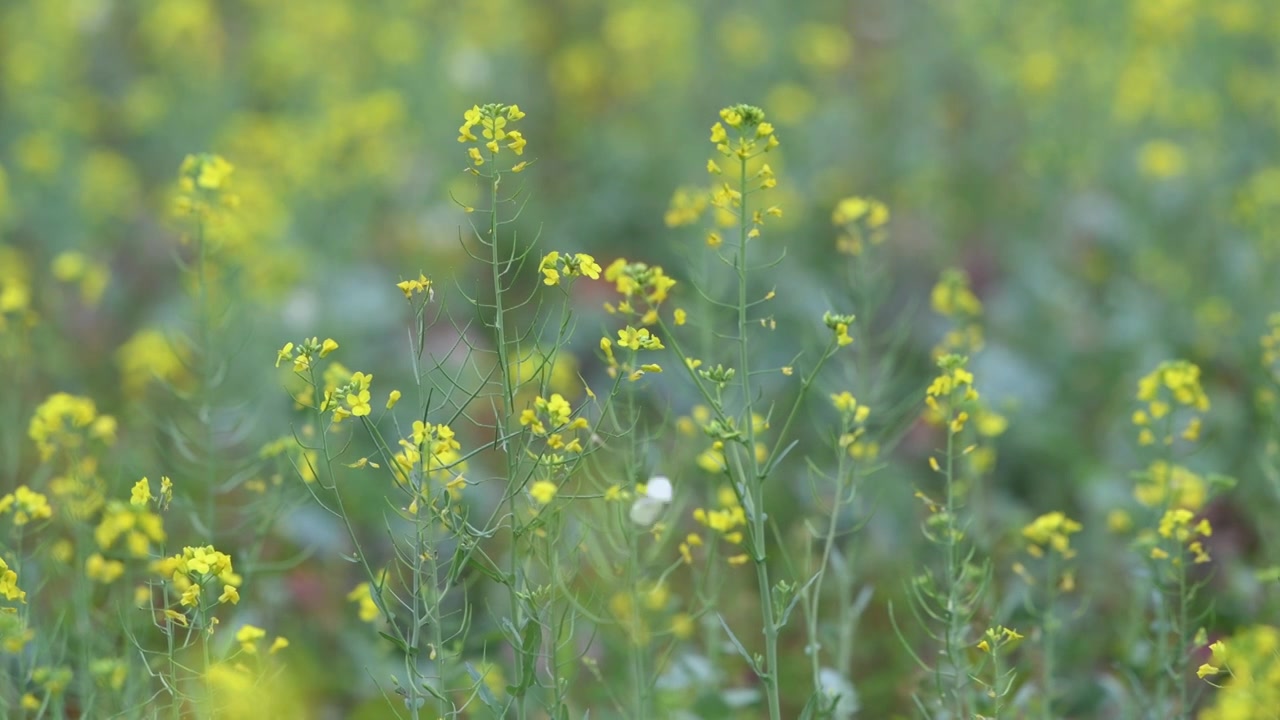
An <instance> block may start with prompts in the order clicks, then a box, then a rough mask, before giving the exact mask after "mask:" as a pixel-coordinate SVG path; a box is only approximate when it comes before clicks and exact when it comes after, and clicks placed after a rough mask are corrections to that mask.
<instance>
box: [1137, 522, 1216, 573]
mask: <svg viewBox="0 0 1280 720" xmlns="http://www.w3.org/2000/svg"><path fill="white" fill-rule="evenodd" d="M1195 517H1196V516H1195V513H1193V512H1191V511H1190V510H1187V509H1186V508H1173V509H1172V510H1169V511H1167V512H1166V513H1165V514H1164V517H1162V518H1160V526H1159V528H1158V529H1157V532H1158V533H1159V534H1160V537H1162V538H1165V539H1166V540H1173V541H1174V543H1176V544H1175V545H1174V546H1173V549H1174V552H1173V553H1172V554H1170V551H1169V548H1166V547H1164V546H1160V545H1157V546H1155V547H1153V548H1151V557H1152V558H1153V559H1155V560H1170V561H1171V562H1172V563H1173V564H1174V565H1175V566H1178V565H1181V564H1182V548H1183V547H1185V548H1186V550H1187V551H1188V552H1190V553H1191V558H1192V562H1194V563H1197V564H1199V563H1207V562H1209V553H1207V552H1205V549H1204V543H1203V542H1202V540H1203V539H1204V538H1207V537H1209V536H1210V535H1213V528H1212V527H1210V525H1209V520H1208V518H1200V520H1199V522H1197V521H1196V519H1195Z"/></svg>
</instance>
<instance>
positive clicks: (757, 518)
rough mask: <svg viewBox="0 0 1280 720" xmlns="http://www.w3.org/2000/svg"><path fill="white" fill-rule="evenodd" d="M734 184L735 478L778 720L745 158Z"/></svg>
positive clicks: (772, 711) (772, 713)
mask: <svg viewBox="0 0 1280 720" xmlns="http://www.w3.org/2000/svg"><path fill="white" fill-rule="evenodd" d="M738 187H739V188H740V189H741V192H742V200H741V202H740V203H739V206H738V210H739V213H738V257H737V263H736V264H737V271H738V365H739V368H738V372H739V375H740V377H741V378H742V404H743V416H744V417H743V422H744V424H745V425H746V428H745V430H746V437H747V440H746V449H745V453H743V454H744V455H745V464H740V466H739V467H740V469H739V478H740V480H741V482H742V486H743V490H742V491H743V492H744V493H747V494H748V497H749V498H750V500H751V506H750V512H751V517H750V518H749V520H750V523H751V524H750V527H751V539H752V545H753V547H752V551H753V552H752V555H753V556H754V558H753V559H754V560H755V566H756V585H757V586H758V589H759V593H760V614H761V617H762V622H763V624H764V645H765V660H764V667H763V668H761V670H760V672H761V680H763V681H764V688H765V695H766V697H767V698H768V702H769V717H770V719H771V720H781V718H782V702H781V698H780V696H779V691H778V626H777V623H776V621H775V619H774V613H773V594H772V592H771V590H770V587H771V583H770V582H769V565H768V562H767V555H766V552H767V551H766V543H767V534H766V532H765V512H764V478H763V477H761V476H760V468H759V464H758V463H757V462H756V432H755V412H754V411H753V403H752V400H751V365H750V349H749V347H748V343H747V240H748V238H747V223H748V222H749V220H750V215H749V214H748V212H747V197H748V190H747V158H745V157H739V158H738Z"/></svg>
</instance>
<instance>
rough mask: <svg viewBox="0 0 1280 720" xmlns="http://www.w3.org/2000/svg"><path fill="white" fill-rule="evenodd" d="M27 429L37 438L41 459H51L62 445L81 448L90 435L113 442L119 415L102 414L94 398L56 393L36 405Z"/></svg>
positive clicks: (36, 442)
mask: <svg viewBox="0 0 1280 720" xmlns="http://www.w3.org/2000/svg"><path fill="white" fill-rule="evenodd" d="M27 433H28V435H30V437H31V439H32V440H33V441H35V444H36V449H37V450H39V452H40V459H41V460H49V459H50V458H52V457H53V455H54V453H55V452H57V450H58V449H59V448H61V449H64V450H78V449H79V448H82V447H83V446H84V445H85V442H86V440H87V439H91V440H97V441H100V442H102V443H103V444H106V445H111V444H113V443H114V442H115V439H116V419H115V418H114V417H112V416H110V415H99V414H98V409H97V406H96V405H95V404H94V402H93V400H92V399H90V398H87V397H82V396H78V395H69V394H67V393H54V394H53V395H50V396H49V397H48V398H47V399H46V400H45V401H44V402H43V403H41V404H40V406H39V407H37V408H36V411H35V414H33V415H32V417H31V424H30V426H29V427H28V429H27Z"/></svg>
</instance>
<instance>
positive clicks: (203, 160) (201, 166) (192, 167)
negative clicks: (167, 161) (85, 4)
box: [174, 153, 240, 221]
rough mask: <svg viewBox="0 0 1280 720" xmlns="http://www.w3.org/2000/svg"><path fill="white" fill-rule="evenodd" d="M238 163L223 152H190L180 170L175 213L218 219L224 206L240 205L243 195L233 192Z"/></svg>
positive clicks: (205, 219) (183, 215) (229, 207)
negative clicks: (224, 155)
mask: <svg viewBox="0 0 1280 720" xmlns="http://www.w3.org/2000/svg"><path fill="white" fill-rule="evenodd" d="M233 172H235V166H233V165H232V164H231V163H229V162H227V161H226V159H225V158H223V157H222V156H221V155H213V154H209V153H201V154H199V155H188V156H187V157H186V158H184V159H183V161H182V166H181V167H180V168H179V170H178V197H177V199H176V200H175V201H174V213H175V214H176V215H178V216H179V217H192V218H195V219H197V220H201V221H210V220H216V219H218V218H219V216H220V211H221V210H222V209H227V210H234V209H236V208H238V207H240V196H239V195H237V194H235V193H233V192H231V189H230V188H231V174H232V173H233Z"/></svg>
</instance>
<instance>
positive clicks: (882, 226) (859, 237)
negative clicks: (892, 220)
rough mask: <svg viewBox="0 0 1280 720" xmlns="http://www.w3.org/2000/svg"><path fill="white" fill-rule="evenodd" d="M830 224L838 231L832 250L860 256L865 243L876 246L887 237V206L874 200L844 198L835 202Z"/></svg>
mask: <svg viewBox="0 0 1280 720" xmlns="http://www.w3.org/2000/svg"><path fill="white" fill-rule="evenodd" d="M831 223H832V224H833V225H835V226H836V227H838V228H840V234H839V235H838V236H837V237H836V250H837V251H838V252H841V253H844V254H845V255H854V256H857V255H861V254H862V251H863V249H864V247H865V245H866V244H867V243H870V244H872V245H879V244H881V243H883V242H884V241H885V239H886V238H888V237H889V233H888V228H887V226H888V224H889V207H888V206H887V205H885V204H884V203H883V202H881V201H879V200H876V199H875V198H866V197H847V198H844V199H843V200H841V201H839V202H838V203H836V207H835V210H833V211H832V212H831Z"/></svg>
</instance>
